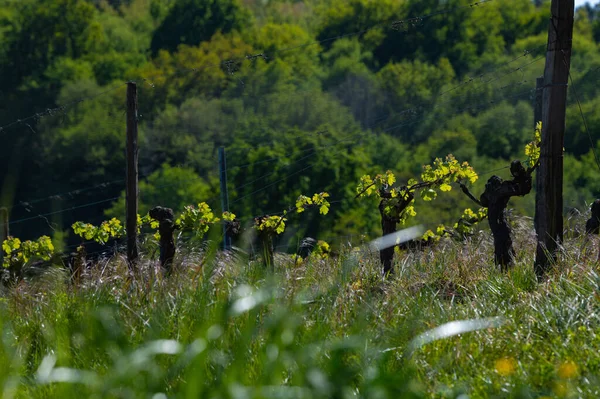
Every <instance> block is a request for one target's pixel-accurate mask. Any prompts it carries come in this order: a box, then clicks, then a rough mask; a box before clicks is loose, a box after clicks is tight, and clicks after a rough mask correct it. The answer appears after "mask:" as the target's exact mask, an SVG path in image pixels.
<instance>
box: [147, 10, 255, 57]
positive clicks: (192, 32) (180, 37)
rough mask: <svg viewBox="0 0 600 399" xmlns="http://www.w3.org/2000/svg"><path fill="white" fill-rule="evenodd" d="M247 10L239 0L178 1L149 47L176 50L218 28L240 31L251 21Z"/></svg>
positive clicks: (208, 37) (205, 39) (196, 42)
mask: <svg viewBox="0 0 600 399" xmlns="http://www.w3.org/2000/svg"><path fill="white" fill-rule="evenodd" d="M249 20H250V18H249V15H248V12H247V11H246V10H245V9H243V8H242V7H241V5H240V4H239V2H238V0H176V1H175V4H173V6H172V7H171V9H170V10H169V13H168V14H167V16H166V18H165V19H164V20H163V21H162V24H161V25H160V26H159V27H158V28H157V29H156V31H155V32H154V34H153V37H152V44H151V46H150V48H151V50H152V53H153V54H156V53H158V51H159V50H167V51H170V52H173V51H175V50H176V49H177V47H178V46H179V45H181V44H186V45H190V46H195V45H198V44H200V43H201V42H203V41H207V40H209V39H210V38H211V37H212V36H213V35H214V34H215V33H216V32H217V31H221V32H223V33H228V32H231V31H232V30H241V29H243V28H245V27H246V26H247V25H248V24H249Z"/></svg>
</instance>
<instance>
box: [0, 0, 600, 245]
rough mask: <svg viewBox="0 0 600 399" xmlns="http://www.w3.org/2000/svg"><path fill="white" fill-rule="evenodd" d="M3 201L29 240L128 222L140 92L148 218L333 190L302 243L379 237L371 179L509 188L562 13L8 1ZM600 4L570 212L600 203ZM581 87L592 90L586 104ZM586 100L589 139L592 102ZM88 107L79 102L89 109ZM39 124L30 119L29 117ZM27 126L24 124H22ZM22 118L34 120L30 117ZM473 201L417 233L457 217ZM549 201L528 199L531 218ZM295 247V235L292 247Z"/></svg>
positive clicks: (397, 2)
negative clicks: (224, 185) (501, 181)
mask: <svg viewBox="0 0 600 399" xmlns="http://www.w3.org/2000/svg"><path fill="white" fill-rule="evenodd" d="M0 3H1V5H0V125H1V126H3V127H4V128H3V129H2V131H0V140H1V142H2V145H1V146H0V179H1V180H0V193H1V197H0V205H1V206H6V207H8V208H9V210H10V214H11V221H12V223H11V225H10V228H11V233H12V234H13V235H15V236H19V237H21V238H35V237H38V236H40V235H42V234H50V235H52V236H53V237H54V239H55V240H56V241H57V243H56V244H57V245H58V247H59V248H60V247H61V243H63V245H64V243H65V242H67V241H69V240H73V238H72V237H69V233H68V232H69V230H70V229H69V226H70V224H71V223H73V222H74V221H76V220H82V221H86V222H91V223H99V222H100V221H102V220H104V219H105V218H106V217H109V216H110V217H112V216H116V217H119V218H121V219H124V216H125V211H124V187H125V182H124V179H125V120H126V119H125V92H126V86H125V84H124V83H125V82H126V81H129V80H131V81H136V82H137V83H138V90H139V103H140V105H139V113H140V115H139V117H140V201H141V203H140V207H141V209H140V210H141V212H147V211H148V209H149V208H150V207H152V206H155V205H163V206H168V207H172V208H174V209H175V210H177V211H178V210H181V209H182V208H183V206H184V205H187V204H193V203H198V202H200V201H206V202H208V203H209V204H210V205H211V206H212V207H213V209H217V210H218V209H220V200H219V181H218V162H217V149H218V147H219V146H224V147H225V148H226V154H227V163H228V170H227V177H228V186H229V198H230V210H231V211H232V212H234V213H236V214H237V215H238V216H240V217H241V218H242V221H246V222H250V221H251V218H252V217H253V216H257V215H262V214H265V213H272V212H279V211H281V210H283V209H285V208H287V207H288V206H290V205H293V203H294V200H295V198H296V197H297V196H298V195H299V194H311V193H314V192H321V191H327V192H329V193H330V194H331V200H332V203H333V204H332V209H331V212H330V214H329V215H327V216H326V217H322V216H318V215H317V214H316V213H315V214H311V213H309V214H302V215H297V216H295V217H294V218H292V220H291V221H290V223H289V227H290V229H289V230H290V231H291V234H293V235H295V236H296V237H299V236H303V235H311V236H313V237H316V238H320V239H326V240H327V239H328V238H330V237H339V236H345V235H357V234H370V233H373V232H375V234H377V233H378V232H379V213H378V212H377V208H376V203H369V202H368V201H367V202H361V201H358V200H356V199H355V198H354V196H355V194H356V192H355V188H356V184H357V182H358V180H359V178H360V176H362V175H363V174H365V173H379V172H382V171H385V170H386V169H391V170H393V171H394V172H395V173H396V174H397V175H398V176H400V177H401V178H402V179H405V180H408V179H409V178H411V177H414V176H416V175H418V174H419V173H420V171H421V167H422V165H423V164H427V163H430V162H431V161H432V160H433V159H434V158H435V157H444V156H445V155H447V154H449V153H452V154H454V155H455V156H456V157H457V158H458V159H459V160H460V161H468V162H470V163H471V164H472V165H473V166H474V167H475V168H476V170H477V171H478V172H479V173H480V174H481V176H480V181H479V182H478V183H477V184H476V185H475V187H474V188H473V191H474V192H475V193H477V194H480V193H481V192H482V191H483V185H484V184H485V181H486V180H487V179H488V178H489V177H490V176H491V175H492V174H493V173H495V174H498V175H499V176H501V177H508V176H509V173H508V169H507V168H506V167H507V166H508V165H509V163H510V160H512V159H524V158H525V156H524V154H523V148H524V145H525V144H526V143H527V142H529V141H530V140H531V138H532V136H533V127H534V120H533V119H534V118H533V104H534V98H535V78H536V77H539V76H541V75H542V74H543V69H544V59H545V49H546V41H547V29H548V21H549V5H550V2H549V1H543V0H538V1H531V0H491V1H483V2H481V3H478V4H473V2H469V1H468V0H304V1H293V0H243V1H242V0H170V1H169V0H0ZM599 42H600V7H599V6H594V7H592V6H589V5H587V6H583V7H580V8H578V9H577V11H576V23H575V33H574V43H573V49H574V50H573V56H572V68H571V73H572V77H573V80H574V81H573V85H571V86H570V92H569V105H568V110H567V131H566V143H565V149H566V155H565V213H567V212H570V211H572V210H573V209H579V210H584V209H585V206H586V203H589V202H591V201H592V200H593V199H595V198H596V197H597V196H598V195H600V174H599V173H600V172H599V170H598V166H597V164H596V161H595V159H594V154H593V152H592V146H594V147H595V146H596V145H597V138H596V137H597V132H598V131H600V113H599V112H597V111H596V110H597V109H598V108H599V107H600V87H599V85H598V79H599V78H600V52H599ZM573 88H575V92H573ZM575 93H576V94H577V96H578V98H579V100H580V101H581V106H582V110H583V113H584V115H585V117H586V119H587V122H588V125H589V128H590V131H591V133H592V137H589V136H588V134H587V133H586V129H585V127H584V123H583V121H582V117H581V115H580V111H579V108H578V105H577V102H576V101H575V96H574V94H575ZM80 100H81V101H80ZM32 115H33V117H32V118H29V119H25V118H27V117H29V116H32ZM19 118H21V119H22V120H21V121H20V122H18V121H17V120H18V119H19ZM15 121H17V122H16V123H13V122H15ZM463 197H464V196H461V194H460V193H459V192H452V193H447V195H445V196H443V197H442V196H440V197H439V198H438V199H436V200H435V201H433V202H431V203H426V204H417V206H418V207H419V216H418V217H417V218H416V220H415V221H414V223H424V224H425V225H426V226H427V227H434V226H436V225H437V224H439V223H443V222H452V221H455V220H456V219H457V218H458V216H459V215H460V214H461V213H462V210H463V209H464V208H465V207H467V206H470V205H471V204H469V203H468V202H467V201H466V199H465V198H463ZM534 197H535V196H534V195H533V194H531V195H529V196H527V197H525V198H522V199H516V200H514V201H512V202H511V206H512V207H513V208H514V209H515V211H514V212H515V213H519V214H524V215H530V216H531V215H532V214H533V210H534V207H533V203H534ZM288 240H289V241H293V240H294V239H293V238H292V237H288Z"/></svg>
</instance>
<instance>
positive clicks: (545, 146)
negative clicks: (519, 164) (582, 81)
mask: <svg viewBox="0 0 600 399" xmlns="http://www.w3.org/2000/svg"><path fill="white" fill-rule="evenodd" d="M550 10H551V15H552V16H551V19H550V26H549V28H548V49H547V53H546V67H545V69H544V86H543V103H544V105H543V110H542V144H541V155H540V168H539V171H538V176H537V177H538V180H539V184H538V190H539V194H538V196H537V198H536V200H537V201H536V206H535V226H536V232H537V242H538V243H537V251H536V258H535V273H536V275H537V276H538V279H541V277H542V276H543V275H544V273H545V272H546V271H547V270H548V268H549V267H550V265H551V264H552V263H553V262H554V261H555V259H556V251H557V249H558V247H559V245H560V244H561V243H562V240H563V215H562V212H563V196H562V186H563V147H564V134H565V122H566V121H565V120H566V115H565V114H566V106H567V85H568V79H569V69H570V65H571V45H572V40H573V14H574V10H575V2H574V0H552V5H551V6H550Z"/></svg>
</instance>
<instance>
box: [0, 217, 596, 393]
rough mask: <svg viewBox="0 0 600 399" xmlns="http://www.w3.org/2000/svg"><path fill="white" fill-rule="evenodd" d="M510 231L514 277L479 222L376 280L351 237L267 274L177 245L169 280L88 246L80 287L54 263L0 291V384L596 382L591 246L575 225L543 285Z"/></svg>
mask: <svg viewBox="0 0 600 399" xmlns="http://www.w3.org/2000/svg"><path fill="white" fill-rule="evenodd" d="M516 228H517V229H516V232H515V238H516V248H517V252H518V259H517V264H516V266H515V268H514V269H512V270H511V271H510V272H509V273H508V274H502V273H500V272H499V271H497V270H496V268H495V267H494V266H493V265H492V264H491V261H490V259H491V258H492V248H491V243H490V237H489V236H488V235H487V234H486V233H481V234H480V235H478V236H475V237H473V238H472V239H471V240H470V241H467V242H465V243H455V242H450V241H444V242H441V243H440V244H439V245H438V246H436V247H434V248H427V249H425V250H423V251H413V252H404V253H401V254H400V255H399V256H397V264H396V268H397V273H396V276H395V277H393V278H390V279H388V280H387V281H385V280H383V279H382V278H381V276H380V271H379V264H378V256H377V254H374V253H368V252H364V251H360V250H356V248H346V249H345V250H343V251H342V252H341V253H340V254H339V256H337V257H335V258H332V259H327V260H320V259H310V258H309V259H307V260H306V261H304V262H303V263H300V264H297V263H295V262H294V261H293V260H292V259H291V258H290V257H288V256H286V255H277V256H276V264H277V267H276V270H275V273H271V272H269V271H267V270H266V269H265V268H264V267H263V266H262V265H261V264H260V263H259V262H257V261H253V260H249V259H247V258H245V257H244V256H243V255H240V254H237V255H236V254H222V253H217V252H216V251H214V250H211V249H210V248H208V249H195V248H189V247H188V248H186V249H185V253H184V254H183V255H182V256H181V257H180V259H178V261H177V263H178V265H179V267H178V268H177V270H178V271H177V272H176V273H175V274H174V275H173V276H170V277H169V278H167V279H163V278H162V277H161V276H160V273H157V272H156V270H155V265H156V261H155V260H151V259H145V258H142V260H141V262H140V269H141V270H140V272H139V273H138V274H137V275H136V276H134V277H132V278H128V277H127V266H126V263H125V260H124V259H123V258H122V257H120V256H115V257H112V258H110V259H103V260H100V261H98V262H96V263H95V264H94V265H92V266H91V268H90V269H89V270H88V271H87V272H86V274H85V276H84V279H83V281H82V283H81V284H80V285H78V286H74V285H72V284H71V283H70V278H69V275H68V274H67V273H66V272H65V271H64V270H62V269H59V268H56V269H51V270H48V271H47V272H46V273H44V274H43V275H42V276H41V277H37V278H35V279H32V280H30V281H24V282H22V283H20V284H19V285H17V286H15V287H13V288H11V289H7V290H5V292H3V295H2V299H1V304H0V309H1V310H0V323H1V327H2V341H1V342H0V386H1V389H2V394H3V397H6V398H11V397H15V398H19V397H22V398H50V397H57V398H58V397H60V398H71V397H73V398H84V397H86V398H87V397H95V398H104V397H107V398H154V399H159V398H199V397H207V398H268V397H274V398H275V397H276V398H342V397H343V398H345V397H366V398H400V397H402V398H404V397H405V398H421V397H439V398H455V397H462V398H465V397H472V398H478V397H523V398H527V397H532V398H536V397H543V396H548V397H590V398H591V397H599V396H600V393H599V391H600V380H599V379H598V377H597V376H600V354H599V353H600V335H598V332H599V331H600V316H599V315H600V302H599V299H600V296H599V295H600V294H599V293H598V284H599V283H600V275H599V273H598V265H597V263H596V261H595V260H596V258H597V244H596V243H595V242H593V240H592V241H590V240H589V239H587V238H585V237H576V238H569V239H568V240H567V242H566V244H565V251H564V254H563V255H562V256H561V258H560V259H559V261H558V263H557V265H556V268H555V270H553V271H552V272H551V273H550V275H549V276H548V280H547V281H546V282H544V283H541V284H538V283H537V282H536V277H535V275H534V273H533V266H532V265H533V253H534V249H535V242H534V238H533V236H532V233H531V229H530V223H529V221H518V222H517V226H516ZM489 318H494V319H493V320H495V321H496V322H495V323H494V324H493V326H492V325H490V326H489V328H483V329H482V328H481V326H479V327H477V328H475V329H474V330H475V331H470V332H464V333H461V334H456V332H458V330H456V331H455V333H452V331H454V330H452V329H450V330H448V331H451V333H449V334H445V335H447V336H446V337H445V338H441V337H442V336H444V334H441V335H440V337H436V336H435V333H434V332H430V334H429V335H425V336H423V335H421V334H423V333H426V332H427V331H431V330H432V329H435V328H436V327H440V326H444V325H445V323H448V322H452V321H457V320H480V321H481V320H483V321H485V320H489ZM465 325H466V326H469V324H465ZM483 326H484V327H485V324H483ZM468 330H469V329H468V328H467V329H466V330H465V331H468ZM434 331H439V329H438V330H434ZM442 331H444V330H443V329H442ZM420 335H421V339H417V340H415V338H416V337H418V336H420ZM424 337H425V338H424ZM436 338H439V339H436ZM461 395H464V396H461Z"/></svg>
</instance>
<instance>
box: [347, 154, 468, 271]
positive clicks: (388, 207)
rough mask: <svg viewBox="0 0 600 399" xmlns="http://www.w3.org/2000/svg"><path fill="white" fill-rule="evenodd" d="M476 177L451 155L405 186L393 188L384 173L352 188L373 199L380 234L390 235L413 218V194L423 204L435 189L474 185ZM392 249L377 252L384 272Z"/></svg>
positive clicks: (390, 176) (392, 181)
mask: <svg viewBox="0 0 600 399" xmlns="http://www.w3.org/2000/svg"><path fill="white" fill-rule="evenodd" d="M478 177H479V176H478V175H477V173H476V172H475V170H473V168H472V167H471V166H470V165H469V164H468V163H467V162H463V163H462V164H461V163H459V162H458V161H457V160H456V158H454V156H453V155H448V156H446V158H445V159H444V160H442V159H441V158H436V159H435V160H434V161H433V164H432V165H425V166H423V172H422V173H421V181H417V180H415V179H410V180H409V181H408V182H407V183H406V185H403V186H400V187H395V186H394V184H395V183H396V176H395V175H394V174H393V173H392V172H391V171H389V170H388V171H387V172H386V173H384V174H379V175H376V176H374V177H371V176H370V175H365V176H363V177H361V179H360V182H359V184H358V186H357V188H356V191H357V197H377V198H378V199H379V200H380V202H379V212H380V214H381V224H382V230H383V235H384V236H385V235H388V234H393V233H394V232H395V231H396V228H397V225H400V226H404V225H405V224H406V222H407V221H408V220H409V219H410V218H411V217H414V216H416V215H417V212H416V210H415V206H414V204H415V194H416V193H417V192H418V193H419V195H420V197H421V199H422V200H423V201H432V200H434V199H435V198H436V197H437V195H438V190H439V191H441V192H447V191H451V190H452V183H460V184H461V185H464V184H465V183H474V182H476V181H477V179H478ZM393 256H394V249H393V247H392V248H384V249H382V250H380V257H381V263H382V264H383V269H384V273H386V274H387V273H390V272H392V260H393Z"/></svg>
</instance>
